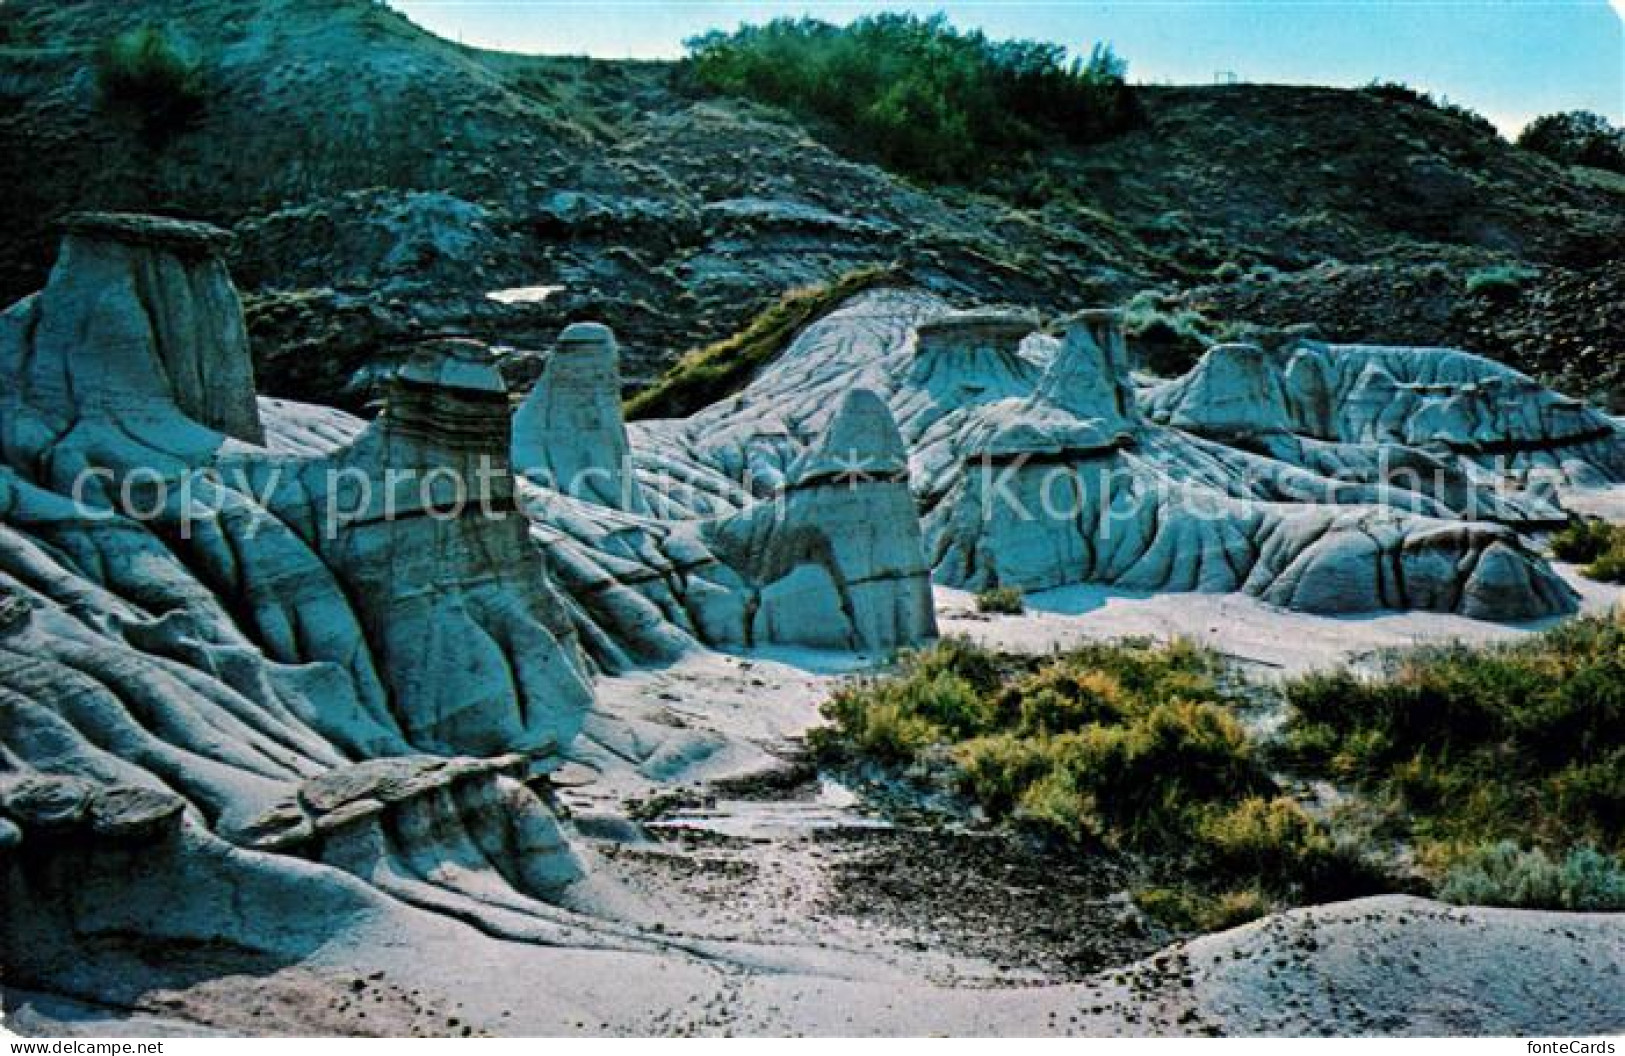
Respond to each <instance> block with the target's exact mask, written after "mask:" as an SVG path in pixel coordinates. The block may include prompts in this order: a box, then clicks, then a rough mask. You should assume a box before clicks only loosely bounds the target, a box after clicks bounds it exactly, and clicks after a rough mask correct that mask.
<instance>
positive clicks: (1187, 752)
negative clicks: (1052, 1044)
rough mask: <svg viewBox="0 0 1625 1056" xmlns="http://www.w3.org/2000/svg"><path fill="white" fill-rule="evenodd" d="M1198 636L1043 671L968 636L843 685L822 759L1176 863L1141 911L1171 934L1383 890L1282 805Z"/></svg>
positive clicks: (1110, 649) (1013, 820) (1113, 647)
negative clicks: (933, 781)
mask: <svg viewBox="0 0 1625 1056" xmlns="http://www.w3.org/2000/svg"><path fill="white" fill-rule="evenodd" d="M1222 671H1223V665H1222V663H1221V661H1220V659H1219V658H1218V657H1217V656H1216V655H1215V654H1213V653H1211V652H1209V651H1207V650H1204V649H1201V648H1198V647H1196V646H1194V645H1192V644H1190V643H1188V642H1182V641H1176V642H1173V643H1170V644H1155V643H1152V642H1149V641H1137V640H1136V641H1125V642H1121V643H1114V644H1090V645H1085V646H1082V647H1080V648H1077V649H1075V650H1073V651H1071V652H1068V653H1064V654H1060V655H1057V656H1055V657H1053V658H1051V659H1048V660H1046V661H1044V662H1042V663H1036V664H1035V663H1032V662H1025V663H1024V662H1021V661H1012V660H1008V659H1005V658H1000V657H998V656H996V655H994V654H992V653H989V652H988V651H986V650H984V649H982V648H980V647H978V646H976V645H973V644H971V643H970V642H968V641H965V640H962V639H948V640H945V641H944V642H942V643H941V644H939V645H937V646H934V647H932V648H930V649H925V650H921V651H918V652H913V653H908V654H905V655H904V656H903V657H902V658H901V660H900V663H899V667H898V670H897V673H896V674H895V675H892V676H888V677H884V678H875V679H865V680H861V681H857V682H854V683H851V684H849V685H847V686H845V687H843V688H841V689H840V690H838V691H837V692H836V693H835V695H834V696H833V697H832V698H831V700H830V701H829V702H828V703H827V704H826V705H825V707H824V715H825V717H826V718H828V719H830V720H831V721H832V725H831V726H830V727H827V728H824V729H821V730H818V731H815V732H814V735H813V743H814V747H815V749H816V750H817V751H818V752H819V754H820V755H821V756H822V757H823V758H825V759H826V760H827V761H828V760H837V759H839V760H848V761H850V760H854V759H855V760H863V761H869V762H872V763H879V764H882V765H889V766H893V767H903V768H908V769H910V770H913V771H916V772H917V771H921V770H926V771H930V770H935V771H937V772H938V773H939V774H941V775H944V776H946V778H947V779H948V780H949V781H951V783H952V784H954V785H955V786H956V787H957V788H958V789H959V791H960V792H961V793H963V794H964V795H966V796H967V797H968V798H970V799H971V800H972V801H974V802H975V804H976V805H977V806H979V807H980V808H981V809H982V810H983V811H984V812H985V813H986V814H987V815H988V816H989V817H990V818H992V819H993V820H995V821H1001V822H1005V823H1008V824H1012V825H1015V826H1019V827H1021V828H1024V829H1026V830H1028V831H1031V832H1033V833H1035V834H1038V835H1040V836H1042V837H1044V838H1047V839H1050V840H1053V841H1055V842H1057V843H1060V844H1063V845H1089V846H1105V847H1109V848H1115V849H1118V850H1121V851H1127V852H1134V853H1136V854H1139V855H1141V856H1144V857H1147V858H1149V859H1153V860H1156V861H1159V862H1162V863H1164V864H1165V865H1166V866H1167V868H1166V869H1161V870H1159V872H1166V873H1167V874H1168V876H1169V879H1168V881H1167V882H1166V883H1165V884H1163V885H1162V886H1160V887H1158V888H1154V889H1148V890H1149V891H1151V892H1160V893H1147V894H1146V897H1145V899H1144V900H1143V906H1142V908H1146V909H1147V912H1151V913H1153V914H1154V915H1157V916H1159V918H1161V919H1163V920H1164V921H1165V922H1167V923H1169V924H1171V925H1173V926H1176V927H1192V926H1203V927H1205V926H1209V925H1211V924H1213V922H1216V921H1217V922H1230V921H1234V920H1236V919H1246V918H1247V917H1249V916H1251V915H1257V912H1260V911H1262V908H1261V907H1265V906H1268V905H1272V904H1297V903H1299V902H1302V901H1321V900H1325V899H1330V898H1341V897H1350V896H1352V895H1355V894H1361V893H1366V892H1368V891H1371V890H1378V889H1381V888H1382V887H1383V886H1384V884H1383V881H1382V879H1381V877H1380V876H1379V875H1378V874H1377V872H1376V871H1375V869H1374V868H1373V867H1371V866H1370V865H1369V864H1368V863H1366V862H1365V861H1364V860H1363V859H1362V857H1361V856H1360V855H1359V854H1357V853H1355V852H1353V851H1351V850H1350V849H1349V848H1348V847H1347V845H1346V844H1344V843H1342V842H1340V841H1338V840H1337V839H1334V837H1333V835H1332V833H1331V832H1329V831H1328V830H1327V828H1326V827H1325V825H1324V824H1323V823H1322V822H1320V821H1319V820H1317V819H1315V818H1313V817H1311V816H1310V814H1309V813H1308V812H1307V811H1306V810H1305V809H1304V808H1303V807H1302V806H1300V805H1299V804H1298V803H1297V802H1295V801H1294V800H1292V799H1291V798H1289V797H1287V796H1285V795H1283V794H1282V790H1281V789H1280V787H1279V786H1278V785H1277V783H1276V782H1275V780H1274V779H1273V778H1272V777H1271V776H1270V774H1269V773H1268V771H1267V770H1266V768H1265V765H1264V758H1263V753H1262V751H1261V749H1260V746H1259V744H1258V743H1257V742H1256V741H1255V739H1254V738H1253V737H1252V736H1251V735H1250V734H1249V733H1248V732H1247V730H1246V729H1245V728H1244V727H1243V725H1242V724H1241V722H1240V721H1239V719H1238V718H1237V716H1236V714H1235V709H1236V701H1234V700H1233V699H1232V698H1231V697H1230V696H1229V694H1228V693H1227V692H1225V691H1224V690H1223V689H1221V688H1220V684H1219V676H1220V674H1221V673H1222Z"/></svg>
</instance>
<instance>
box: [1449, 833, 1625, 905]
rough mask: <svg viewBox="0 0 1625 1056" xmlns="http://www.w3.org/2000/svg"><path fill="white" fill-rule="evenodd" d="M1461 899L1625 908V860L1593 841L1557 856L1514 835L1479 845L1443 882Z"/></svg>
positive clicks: (1455, 899) (1464, 901) (1472, 902)
mask: <svg viewBox="0 0 1625 1056" xmlns="http://www.w3.org/2000/svg"><path fill="white" fill-rule="evenodd" d="M1439 897H1440V898H1442V899H1444V900H1445V901H1446V902H1454V903H1456V904H1457V905H1473V906H1511V907H1515V908H1522V909H1567V910H1577V911H1594V910H1610V911H1612V910H1625V865H1622V864H1621V863H1620V861H1619V859H1617V858H1614V857H1611V856H1609V855H1606V854H1602V853H1600V852H1598V851H1597V850H1595V849H1593V848H1590V847H1580V848H1576V849H1574V850H1571V851H1570V852H1569V853H1568V854H1567V855H1566V856H1565V857H1564V858H1563V860H1562V861H1561V862H1554V861H1553V860H1552V859H1551V858H1549V857H1547V855H1546V852H1544V851H1542V850H1540V849H1539V848H1534V849H1532V850H1523V849H1522V848H1520V847H1519V846H1518V845H1517V844H1516V843H1513V842H1512V841H1510V840H1503V841H1501V842H1499V843H1495V844H1489V845H1486V846H1482V847H1478V848H1475V849H1474V850H1472V851H1470V852H1469V853H1468V854H1467V855H1465V856H1464V857H1463V858H1462V860H1461V861H1459V862H1458V863H1456V865H1455V866H1453V867H1452V868H1451V870H1450V872H1449V873H1448V874H1447V875H1446V876H1445V879H1444V882H1443V883H1442V884H1440V885H1439Z"/></svg>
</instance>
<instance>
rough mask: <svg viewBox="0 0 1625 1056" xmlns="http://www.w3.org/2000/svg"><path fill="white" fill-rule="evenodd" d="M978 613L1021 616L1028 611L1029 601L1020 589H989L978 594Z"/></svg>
mask: <svg viewBox="0 0 1625 1056" xmlns="http://www.w3.org/2000/svg"><path fill="white" fill-rule="evenodd" d="M976 611H977V612H984V613H996V614H999V615H1004V616H1019V615H1021V614H1022V613H1023V612H1026V611H1027V599H1026V596H1025V595H1024V594H1022V591H1021V588H1020V587H989V588H987V589H986V590H983V591H979V592H978V593H977V595H976Z"/></svg>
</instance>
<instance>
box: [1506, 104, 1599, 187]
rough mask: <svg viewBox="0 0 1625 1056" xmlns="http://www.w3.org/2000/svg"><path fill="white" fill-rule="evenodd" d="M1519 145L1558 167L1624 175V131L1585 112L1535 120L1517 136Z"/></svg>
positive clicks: (1547, 115) (1574, 111)
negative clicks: (1591, 169) (1589, 169)
mask: <svg viewBox="0 0 1625 1056" xmlns="http://www.w3.org/2000/svg"><path fill="white" fill-rule="evenodd" d="M1518 146H1520V147H1522V148H1523V149H1524V150H1529V151H1533V152H1535V153H1536V154H1541V155H1544V156H1545V157H1548V158H1550V159H1552V160H1553V161H1555V162H1557V163H1559V164H1561V165H1587V166H1590V167H1591V168H1593V169H1605V170H1607V171H1608V172H1618V173H1625V129H1622V128H1617V127H1615V126H1614V124H1613V123H1612V122H1611V121H1609V120H1608V119H1607V118H1605V117H1603V116H1602V115H1601V114H1594V113H1591V112H1590V111H1588V110H1571V111H1569V112H1567V113H1562V114H1546V115H1545V116H1544V117H1537V118H1535V120H1533V121H1531V122H1529V124H1528V126H1527V127H1525V128H1524V130H1523V131H1522V132H1520V133H1519V134H1518Z"/></svg>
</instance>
